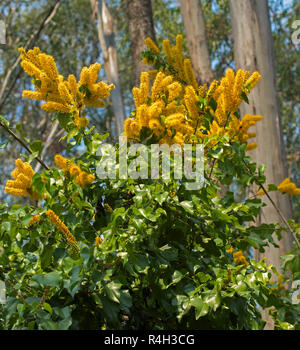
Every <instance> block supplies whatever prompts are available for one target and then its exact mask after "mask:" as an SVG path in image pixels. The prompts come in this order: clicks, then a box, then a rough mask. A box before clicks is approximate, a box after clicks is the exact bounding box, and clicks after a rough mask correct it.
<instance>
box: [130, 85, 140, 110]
mask: <svg viewBox="0 0 300 350" xmlns="http://www.w3.org/2000/svg"><path fill="white" fill-rule="evenodd" d="M132 95H133V99H134V103H135V106H136V107H139V106H140V105H141V104H142V102H141V98H140V89H139V88H137V87H134V88H133V89H132Z"/></svg>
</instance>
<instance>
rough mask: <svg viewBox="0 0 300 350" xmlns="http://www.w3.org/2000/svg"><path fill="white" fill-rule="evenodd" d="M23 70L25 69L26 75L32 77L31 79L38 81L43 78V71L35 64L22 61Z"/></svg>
mask: <svg viewBox="0 0 300 350" xmlns="http://www.w3.org/2000/svg"><path fill="white" fill-rule="evenodd" d="M20 64H21V66H22V68H23V69H24V71H25V73H27V74H28V75H30V76H31V77H35V78H36V79H39V78H40V77H41V76H42V74H43V73H42V71H41V70H40V69H38V68H37V67H36V66H35V65H34V64H32V63H31V62H28V61H22V62H21V63H20Z"/></svg>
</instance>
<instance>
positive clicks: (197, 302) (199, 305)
mask: <svg viewBox="0 0 300 350" xmlns="http://www.w3.org/2000/svg"><path fill="white" fill-rule="evenodd" d="M191 306H194V308H195V317H196V320H198V319H199V318H200V317H202V316H205V315H206V314H207V313H208V311H209V306H208V304H206V303H204V302H203V300H202V299H201V298H200V297H197V298H194V299H192V301H191Z"/></svg>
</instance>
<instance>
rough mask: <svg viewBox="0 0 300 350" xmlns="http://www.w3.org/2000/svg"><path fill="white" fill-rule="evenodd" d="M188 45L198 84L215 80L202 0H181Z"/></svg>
mask: <svg viewBox="0 0 300 350" xmlns="http://www.w3.org/2000/svg"><path fill="white" fill-rule="evenodd" d="M180 3H181V13H182V18H183V22H184V28H185V31H186V36H187V44H188V49H189V53H190V57H191V60H192V64H193V68H194V71H195V73H196V78H197V80H198V82H201V84H203V83H209V82H211V81H212V80H213V76H214V75H213V71H212V69H211V63H210V56H209V51H208V45H207V38H206V30H205V22H204V16H203V11H202V6H201V0H180Z"/></svg>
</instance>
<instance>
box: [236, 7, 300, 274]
mask: <svg viewBox="0 0 300 350" xmlns="http://www.w3.org/2000/svg"><path fill="white" fill-rule="evenodd" d="M230 6H231V7H230V8H231V13H232V26H233V35H234V58H235V64H236V67H237V68H243V69H246V70H248V71H258V72H260V74H261V75H262V77H263V79H262V80H261V82H260V84H259V85H258V87H257V89H256V91H255V93H254V94H253V95H252V96H251V97H250V99H249V102H250V103H249V105H242V106H241V111H242V114H246V113H249V114H253V115H255V114H261V115H263V117H264V118H263V121H262V123H260V125H256V126H255V132H256V139H257V141H258V144H259V145H260V146H259V147H257V148H256V149H255V150H253V151H252V152H251V153H252V157H253V159H254V160H255V161H256V163H258V164H265V165H266V172H265V175H266V179H267V183H270V184H275V185H278V184H279V183H281V182H282V180H283V179H285V178H286V177H287V169H286V162H285V149H284V148H285V147H284V143H283V138H282V127H281V116H280V107H279V100H278V96H277V91H276V75H275V67H274V51H273V41H272V33H271V27H270V20H269V13H268V11H269V9H268V2H267V0H263V1H261V0H260V1H255V0H253V1H243V2H241V1H237V0H230ZM250 28H251V30H250ZM270 196H271V198H272V200H273V201H274V203H275V204H276V206H277V207H278V208H279V209H280V211H281V212H282V213H283V215H284V216H285V217H286V218H291V216H292V210H291V203H290V200H289V197H288V196H287V195H285V196H283V195H282V194H281V193H278V192H274V193H272V194H270ZM265 201H266V202H267V206H266V207H264V208H262V210H261V215H260V219H259V221H260V222H265V223H271V222H276V221H278V220H280V221H282V218H281V217H280V216H278V212H277V211H276V209H275V208H274V206H273V205H272V204H271V203H270V201H269V199H265ZM274 239H275V240H276V241H278V239H277V237H276V236H275V237H274ZM292 241H293V238H292V236H291V235H290V234H288V233H287V234H286V235H284V236H283V238H282V240H281V241H280V243H279V249H276V248H274V247H272V246H270V247H268V248H266V249H265V252H264V253H259V252H258V251H256V255H257V258H258V259H260V258H262V257H263V256H266V257H267V261H268V263H272V264H274V265H275V266H276V267H277V268H278V269H279V268H280V265H281V262H282V260H281V258H280V257H281V256H282V255H283V254H285V253H287V252H288V251H289V250H290V249H291V248H292V245H293V244H292Z"/></svg>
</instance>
